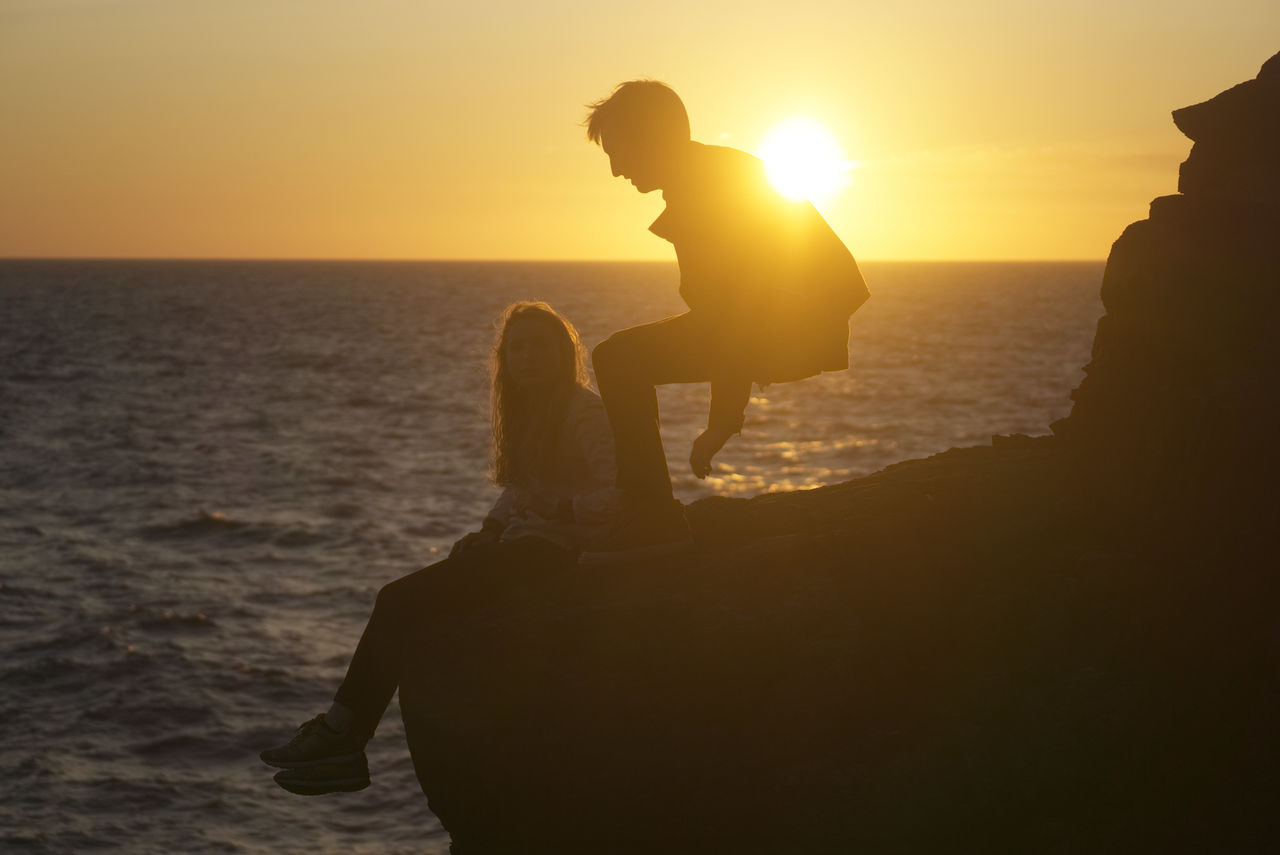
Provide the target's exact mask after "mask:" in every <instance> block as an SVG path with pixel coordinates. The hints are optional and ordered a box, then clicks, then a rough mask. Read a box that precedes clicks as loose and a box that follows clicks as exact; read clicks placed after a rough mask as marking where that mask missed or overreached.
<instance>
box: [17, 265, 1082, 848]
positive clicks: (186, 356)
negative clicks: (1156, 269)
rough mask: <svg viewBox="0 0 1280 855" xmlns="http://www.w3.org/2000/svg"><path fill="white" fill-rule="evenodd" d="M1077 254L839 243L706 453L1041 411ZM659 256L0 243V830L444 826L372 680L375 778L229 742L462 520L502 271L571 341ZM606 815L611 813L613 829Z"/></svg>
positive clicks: (331, 839)
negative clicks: (796, 339) (338, 782)
mask: <svg viewBox="0 0 1280 855" xmlns="http://www.w3.org/2000/svg"><path fill="white" fill-rule="evenodd" d="M1102 269H1103V265H1102V263H1101V262H1080V263H913V262H881V263H866V264H864V265H863V270H864V273H865V275H866V278H867V281H868V284H869V286H870V289H871V295H872V296H871V299H870V301H868V302H867V303H866V304H865V305H864V306H863V307H862V308H861V309H859V310H858V312H857V313H856V314H855V315H854V317H853V321H852V324H851V330H852V332H851V336H850V343H849V348H850V357H851V367H850V368H849V370H847V371H841V372H835V373H828V374H824V375H822V376H819V377H815V378H811V379H808V380H803V381H799V382H795V383H784V384H777V385H772V386H768V387H766V388H764V389H756V390H754V391H753V395H752V399H751V403H750V405H749V407H748V410H747V419H746V424H745V426H744V428H743V431H742V433H741V435H740V436H738V437H735V438H734V439H733V440H731V441H730V443H729V444H728V445H727V446H726V447H725V449H724V451H723V452H721V454H720V455H719V457H718V458H717V470H716V472H715V473H714V474H713V475H712V476H711V477H709V478H707V479H706V480H705V481H699V480H697V479H695V478H694V477H693V476H692V474H691V473H690V472H689V470H688V464H687V462H686V461H687V457H688V449H689V445H690V443H691V442H692V440H693V438H694V437H695V436H696V435H697V433H698V431H699V430H700V429H701V428H702V427H703V426H704V425H705V420H706V415H707V402H708V395H709V389H708V387H707V385H706V384H691V385H684V386H672V387H664V388H662V389H661V390H660V392H659V405H660V409H661V413H662V434H663V440H664V443H665V445H666V448H667V452H668V459H669V462H670V467H671V471H672V476H673V479H674V483H675V489H676V492H677V495H678V496H679V497H680V498H681V499H683V500H684V501H696V500H698V499H700V498H702V497H706V496H711V495H728V496H735V497H750V496H755V495H759V494H761V493H766V492H771V491H778V490H807V489H812V488H815V487H820V486H822V485H825V484H832V483H838V482H841V481H845V480H848V479H851V478H857V477H859V476H863V475H867V474H870V473H872V472H875V471H877V470H879V469H882V468H884V467H885V466H888V465H890V464H893V463H895V462H898V461H901V460H905V459H909V458H918V457H926V456H928V455H931V454H935V453H937V452H940V451H944V450H946V449H948V448H952V447H955V446H967V445H975V444H983V443H987V442H989V441H990V439H991V437H992V435H995V434H1011V433H1025V434H1030V435H1037V434H1044V433H1047V432H1048V430H1049V429H1048V425H1049V424H1050V422H1052V421H1054V420H1056V419H1058V418H1061V417H1063V416H1065V415H1066V414H1067V413H1068V412H1069V411H1070V400H1069V398H1068V394H1069V392H1070V390H1071V389H1072V388H1073V387H1075V386H1076V385H1077V384H1078V383H1079V381H1080V380H1081V378H1082V376H1083V375H1082V371H1081V369H1082V366H1084V364H1085V363H1086V362H1088V359H1089V351H1090V345H1091V342H1092V339H1093V333H1094V327H1095V324H1096V322H1097V319H1098V317H1099V316H1100V314H1101V313H1102V307H1101V304H1100V302H1099V297H1098V293H1099V286H1100V284H1101V279H1102ZM677 284H678V272H677V269H676V267H675V265H674V264H667V263H487V262H486V263H480V262H476V263H472V262H295V261H275V262H267V261H251V262H250V261H245V262H238V261H79V260H77V261H23V260H5V261H0V653H2V656H0V851H3V852H6V853H11V852H12V853H28V852H29V853H46V852H47V853H87V852H99V851H106V852H129V853H135V852H136V853H281V852H285V853H287V852H308V853H329V852H332V853H339V852H341V853H418V854H419V855H421V853H445V852H447V850H448V843H449V838H448V833H447V832H446V831H445V830H444V829H443V828H442V827H441V825H440V823H439V822H438V821H437V820H436V818H435V817H434V816H433V815H432V814H431V812H430V811H429V810H428V807H427V802H426V799H425V798H424V796H423V794H422V792H421V791H420V789H419V787H418V784H417V781H416V779H415V777H414V774H413V768H412V764H411V762H410V759H409V754H408V750H407V748H406V746H405V742H404V735H403V727H402V725H401V722H400V716H399V710H398V707H397V706H396V705H395V704H394V703H393V704H392V707H391V709H390V710H389V711H388V714H387V716H386V718H385V719H384V720H383V723H382V726H381V728H380V729H379V731H378V734H377V736H376V737H375V738H374V740H373V741H372V742H371V743H370V746H369V760H370V765H371V768H372V774H373V784H372V786H371V787H369V788H368V789H366V790H364V791H362V792H359V793H352V794H342V795H330V796H323V797H312V798H306V797H299V796H294V795H290V794H289V793H286V792H284V791H283V790H281V789H279V788H277V787H276V786H275V784H274V783H273V782H272V780H271V773H272V770H270V769H268V768H267V767H266V766H264V765H262V763H261V762H260V761H259V760H258V758H257V752H258V751H259V750H261V749H262V748H264V747H269V746H272V745H276V744H279V743H280V742H283V741H284V740H286V739H287V738H288V737H289V736H290V735H291V734H292V732H293V730H294V728H295V727H296V726H297V725H299V724H300V723H301V722H303V721H305V720H306V719H308V718H310V717H312V716H314V715H315V714H316V713H318V712H321V711H323V710H324V709H325V708H327V706H328V703H329V701H330V699H331V697H332V693H333V691H334V689H335V688H336V687H337V685H338V682H339V681H340V679H341V675H342V673H343V672H344V670H345V668H346V665H347V662H348V658H349V656H350V654H351V651H352V650H353V648H354V646H355V643H356V641H357V639H358V638H359V636H360V632H361V630H362V628H363V626H364V622H365V620H366V619H367V617H368V614H369V610H370V608H371V607H372V604H373V600H374V597H375V596H376V594H377V591H378V588H379V587H380V586H381V585H383V584H385V583H386V582H388V581H390V580H392V579H395V578H396V577H398V576H401V575H403V574H405V573H408V572H410V571H413V570H416V569H418V568H420V567H423V566H425V565H427V564H430V563H432V562H434V561H436V560H438V559H440V558H441V557H443V556H444V555H445V554H447V552H448V550H449V546H450V544H451V543H452V542H453V541H454V540H456V539H457V538H458V537H460V536H461V535H462V534H464V533H465V532H467V531H470V530H473V529H474V528H476V527H477V525H478V523H479V521H480V519H481V518H482V517H483V515H484V513H485V511H486V510H487V509H488V507H489V506H490V504H491V503H492V502H493V500H494V498H495V496H496V494H497V491H496V489H495V488H494V487H493V486H492V485H491V484H490V483H489V481H488V480H487V466H488V454H489V449H488V431H489V427H488V414H487V382H488V359H489V355H490V350H491V348H492V343H493V339H494V333H495V321H496V319H497V318H498V316H499V314H500V313H501V311H502V309H503V307H504V306H506V305H507V304H508V303H511V302H513V301H516V300H527V299H540V300H545V301H547V302H549V303H550V304H551V305H552V306H554V307H555V308H556V309H558V310H559V311H560V312H561V313H563V314H564V315H565V316H567V317H568V318H570V319H571V320H572V321H573V323H574V324H575V325H576V326H577V328H578V330H579V332H580V333H581V336H582V339H583V341H584V343H586V345H587V346H588V347H590V346H592V345H594V344H595V343H597V342H599V341H601V340H603V339H604V338H606V337H607V336H608V335H609V334H610V333H612V332H614V331H616V330H619V329H622V328H625V327H628V326H632V325H635V324H639V323H645V322H648V321H654V320H659V319H661V318H663V317H667V316H669V315H672V314H676V313H678V312H680V311H681V310H682V308H683V306H682V304H681V302H680V300H679V297H678V295H677V292H676V288H677ZM620 834H625V830H620Z"/></svg>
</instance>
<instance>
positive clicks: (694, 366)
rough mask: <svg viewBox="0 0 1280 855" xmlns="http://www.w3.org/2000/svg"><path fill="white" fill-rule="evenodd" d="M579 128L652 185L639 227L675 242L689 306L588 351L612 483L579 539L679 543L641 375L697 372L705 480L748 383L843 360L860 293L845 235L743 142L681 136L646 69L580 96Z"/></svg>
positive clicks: (622, 545) (667, 100) (601, 549)
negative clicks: (768, 172) (611, 504)
mask: <svg viewBox="0 0 1280 855" xmlns="http://www.w3.org/2000/svg"><path fill="white" fill-rule="evenodd" d="M588 109H589V110H590V112H589V113H588V115H587V120H586V122H585V124H586V127H587V138H588V139H589V140H590V141H592V142H594V143H597V144H598V145H600V147H601V148H602V149H603V150H604V153H605V154H606V155H608V157H609V166H610V168H611V169H612V171H613V175H614V176H615V177H622V178H626V179H628V180H630V182H631V183H632V184H633V185H635V188H636V190H638V191H639V192H641V193H649V192H652V191H654V190H661V191H662V197H663V199H664V200H665V201H666V203H667V207H666V209H665V210H664V211H663V212H662V215H661V216H659V217H658V219H657V220H655V221H654V222H653V224H652V225H650V226H649V230H650V231H652V232H653V233H654V234H656V235H657V236H658V237H661V238H663V239H665V240H667V241H670V242H671V243H672V245H673V246H674V247H675V252H676V260H677V262H678V263H679V266H680V296H681V298H683V300H684V302H685V304H686V305H687V306H688V307H689V311H687V312H685V313H684V314H681V315H677V316H675V317H671V318H667V319H666V320H662V321H658V322H657V323H650V324H643V325H641V326H636V327H631V328H630V329H625V330H622V331H621V332H617V333H614V334H613V335H612V336H610V337H609V338H608V339H607V340H605V341H604V342H602V343H601V344H600V345H598V346H597V347H596V348H595V350H594V351H593V352H592V354H591V359H592V365H593V367H594V368H595V374H596V382H597V384H598V385H599V387H600V397H601V398H602V399H603V401H604V405H605V408H606V410H607V412H608V415H609V422H610V424H611V426H612V428H613V434H614V444H615V450H616V452H617V460H618V481H617V486H618V488H619V489H620V491H621V494H622V502H621V510H620V512H619V515H618V518H617V521H616V524H615V526H614V527H613V533H612V535H611V536H610V537H608V538H607V539H606V542H604V543H600V544H597V545H596V546H595V547H593V548H591V549H590V550H589V551H590V552H592V553H595V556H596V558H597V560H599V559H601V558H604V557H605V556H608V555H616V554H621V553H627V554H629V555H634V554H635V553H637V552H653V553H658V552H664V551H674V550H676V549H679V548H682V547H685V546H687V545H688V544H689V542H690V538H689V529H688V525H687V523H686V522H685V520H684V513H683V508H682V507H681V505H680V503H679V502H677V501H676V500H675V499H674V498H673V495H672V490H671V478H670V474H669V473H668V471H667V462H666V456H665V454H664V453H663V449H662V439H661V436H660V435H659V432H658V404H657V395H656V391H655V387H657V386H659V385H663V384H666V383H696V382H705V381H710V383H711V407H710V413H709V416H708V418H707V428H706V430H704V431H703V432H702V433H701V434H700V435H699V436H698V438H697V439H695V440H694V442H693V449H692V451H691V452H690V454H689V465H690V467H691V468H692V469H693V474H694V475H695V476H697V477H698V478H705V477H706V476H707V475H708V474H709V473H710V472H711V461H712V458H713V457H715V455H716V453H717V452H718V451H720V449H721V448H723V447H724V444H725V443H726V442H727V441H728V439H729V437H731V436H733V435H734V434H736V433H738V432H739V431H740V430H741V429H742V421H743V413H744V411H745V409H746V406H747V402H748V400H749V398H750V394H751V384H752V383H753V382H755V383H759V384H761V385H765V384H768V383H777V382H783V381H789V380H799V379H801V378H804V377H812V376H814V375H816V374H818V373H820V372H822V371H837V370H841V369H844V368H848V366H849V354H848V339H849V316H850V315H851V314H853V312H854V310H855V309H857V308H858V307H859V306H860V305H862V303H863V302H865V301H866V299H867V297H868V296H869V294H868V291H867V287H866V284H865V282H864V281H863V278H862V275H861V273H860V272H859V271H858V265H857V263H856V262H855V261H854V259H853V256H852V255H851V254H850V253H849V250H848V249H846V248H845V245H844V244H843V243H842V242H841V241H840V239H839V238H838V237H837V236H836V234H835V233H834V232H833V231H832V230H831V227H830V226H828V225H827V223H826V221H825V220H823V219H822V216H821V215H820V214H819V213H818V212H817V210H816V209H815V208H814V207H813V205H812V204H810V203H809V202H807V201H802V202H790V201H788V200H787V199H786V198H785V197H783V196H782V195H781V194H780V193H778V192H777V191H776V190H775V189H774V188H773V187H772V186H770V184H769V182H768V180H767V178H766V177H765V172H764V164H763V163H761V161H760V160H759V159H757V158H755V157H753V156H752V155H750V154H747V153H746V152H742V151H738V150H737V149H732V148H726V147H723V146H709V145H703V144H701V143H698V142H694V141H693V140H692V139H691V138H690V132H689V117H688V114H687V112H686V111H685V107H684V104H683V103H682V102H681V100H680V98H679V96H678V95H676V93H675V92H674V91H673V90H672V89H671V88H670V87H668V86H667V85H665V84H663V83H659V82H657V81H654V80H631V81H628V82H626V83H622V84H619V85H618V86H617V87H616V88H615V89H614V90H613V92H612V94H610V95H609V97H607V98H605V99H603V100H601V101H598V102H596V103H595V104H592V105H590V106H589V108H588Z"/></svg>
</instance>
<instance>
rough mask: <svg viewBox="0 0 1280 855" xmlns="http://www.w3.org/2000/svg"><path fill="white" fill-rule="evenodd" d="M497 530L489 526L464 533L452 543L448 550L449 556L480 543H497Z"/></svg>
mask: <svg viewBox="0 0 1280 855" xmlns="http://www.w3.org/2000/svg"><path fill="white" fill-rule="evenodd" d="M497 542H498V532H497V531H495V530H494V529H491V528H482V529H480V531H473V532H471V533H470V534H464V535H463V536H462V538H461V539H460V540H459V541H458V542H457V543H455V544H454V545H453V549H450V550H449V557H450V558H452V557H453V556H455V555H458V554H459V553H462V552H466V551H467V550H468V549H470V548H471V547H473V546H476V545H478V544H481V543H497Z"/></svg>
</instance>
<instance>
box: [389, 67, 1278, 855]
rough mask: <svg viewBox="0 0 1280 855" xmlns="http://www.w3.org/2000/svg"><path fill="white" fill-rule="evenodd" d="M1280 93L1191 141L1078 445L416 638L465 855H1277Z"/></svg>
mask: <svg viewBox="0 0 1280 855" xmlns="http://www.w3.org/2000/svg"><path fill="white" fill-rule="evenodd" d="M1278 76H1280V56H1278V57H1275V58H1272V59H1271V60H1270V61H1269V62H1268V63H1267V64H1266V65H1265V66H1264V67H1263V72H1262V73H1261V74H1260V75H1259V77H1258V79H1257V80H1254V81H1250V82H1249V83H1246V84H1242V85H1241V86H1239V87H1236V88H1235V89H1232V90H1230V91H1228V92H1226V93H1223V94H1222V95H1220V96H1218V97H1217V98H1215V99H1213V100H1211V101H1208V102H1206V103H1205V104H1200V105H1197V106H1195V107H1189V108H1186V109H1185V110H1180V111H1178V112H1177V113H1175V121H1176V122H1177V123H1178V126H1179V127H1180V128H1182V129H1183V130H1184V131H1185V132H1186V133H1187V134H1188V135H1189V136H1191V137H1192V138H1193V139H1194V140H1195V147H1194V148H1193V149H1192V154H1191V157H1190V159H1189V160H1188V162H1187V164H1186V165H1185V166H1184V168H1183V173H1182V181H1181V182H1180V190H1181V191H1182V192H1181V194H1180V195H1177V196H1171V197H1165V198H1162V199H1157V200H1156V201H1155V202H1154V203H1153V205H1152V212H1151V217H1150V219H1148V220H1145V221H1143V222H1140V223H1135V224H1134V225H1132V226H1130V227H1129V228H1128V229H1127V230H1126V231H1125V233H1124V234H1123V235H1122V236H1121V237H1120V239H1119V240H1117V241H1116V244H1115V246H1114V248H1113V250H1112V255H1111V258H1110V260H1109V262H1108V265H1107V270H1106V274H1105V278H1104V283H1103V299H1104V303H1105V305H1106V310H1107V314H1106V316H1105V317H1104V318H1102V320H1101V321H1100V322H1099V325H1098V334H1097V338H1096V341H1095V346H1094V352H1093V357H1092V361H1091V362H1090V364H1089V366H1088V376H1087V378H1086V380H1085V382H1084V383H1083V384H1082V385H1081V386H1080V388H1079V389H1078V390H1076V392H1075V393H1074V395H1073V397H1074V398H1075V401H1076V403H1075V406H1074V409H1073V411H1072V413H1071V415H1070V416H1069V417H1068V418H1067V419H1064V420H1063V421H1062V422H1059V423H1058V424H1056V425H1055V426H1054V436H1048V437H1041V438H1035V439H1028V438H1026V437H997V438H995V440H994V441H993V444H992V445H991V446H984V447H976V448H967V449H954V450H952V451H949V452H946V453H944V454H940V455H936V456H935V457H931V458H929V459H927V460H915V461H908V462H906V463H902V464H899V465H897V466H893V467H890V468H888V469H886V470H884V471H883V472H880V473H878V474H876V475H873V476H870V477H868V478H863V479H859V480H857V481H853V482H849V483H846V484H841V485H838V486H833V487H828V488H825V489H821V490H814V491H810V492H802V493H791V494H780V495H769V496H762V497H759V498H756V499H752V500H749V501H745V500H730V499H709V500H705V501H702V502H698V503H697V504H695V505H693V506H692V507H691V508H690V518H691V523H692V525H693V526H694V529H695V533H696V534H697V536H698V539H699V541H700V545H701V550H700V552H699V553H698V554H697V555H694V556H690V557H688V558H685V559H681V560H677V561H670V562H663V563H661V564H657V565H631V566H623V567H618V568H615V569H612V570H609V571H600V570H595V571H587V570H579V571H577V572H576V573H575V574H574V575H573V576H572V577H571V578H565V579H563V580H560V581H559V582H557V583H556V584H555V585H552V586H546V587H543V588H540V589H537V590H528V589H525V590H521V591H519V592H515V591H512V592H494V594H493V597H492V598H491V599H490V600H489V601H488V603H487V604H486V605H485V606H484V609H483V611H481V612H479V613H471V614H468V615H467V616H465V617H459V619H458V620H457V621H455V622H453V623H452V624H450V625H447V626H432V627H425V628H423V630H422V638H421V639H420V640H419V642H418V643H417V644H416V647H415V649H416V650H417V653H418V659H419V660H420V663H421V667H420V669H419V670H418V671H417V678H416V679H407V680H405V682H404V684H403V685H402V687H401V707H402V710H403V713H404V718H405V726H406V731H407V733H408V736H409V742H410V747H411V750H412V752H413V757H414V763H415V766H416V768H417V770H418V777H419V780H420V781H421V783H422V787H423V790H424V792H426V794H427V796H428V798H429V800H430V805H431V808H432V810H434V811H435V812H436V814H437V815H438V816H439V817H440V819H441V820H442V821H443V822H444V823H445V826H446V827H447V828H448V829H449V831H450V833H451V834H452V836H453V843H454V852H456V853H459V855H469V854H470V853H504V855H505V854H506V853H521V852H554V853H566V852H568V853H576V852H583V853H586V852H590V853H605V852H608V853H614V852H637V853H638V852H645V853H655V852H662V853H669V852H690V853H694V852H696V853H721V852H724V853H750V852H759V853H826V852H831V853H844V852H851V851H857V850H861V851H868V852H954V851H1010V852H1064V853H1066V852H1132V851H1147V852H1151V851H1215V852H1255V851H1269V850H1273V849H1277V848H1280V823H1277V821H1276V819H1275V818H1274V817H1275V815H1276V810H1275V808H1276V805H1277V804H1278V803H1280V801H1278V799H1280V791H1278V790H1280V785H1278V784H1277V775H1276V772H1275V768H1276V762H1277V758H1280V750H1278V749H1280V740H1278V738H1277V733H1278V732H1280V691H1278V689H1280V682H1278V680H1280V670H1278V669H1277V665H1278V664H1280V631H1278V624H1277V608H1276V606H1277V602H1278V601H1277V597H1276V594H1277V584H1276V577H1277V574H1276V569H1277V564H1278V562H1277V560H1276V558H1277V549H1276V547H1275V534H1274V533H1273V531H1272V527H1273V526H1274V524H1275V522H1276V521H1277V519H1280V514H1278V513H1277V512H1278V511H1280V503H1278V502H1277V499H1276V498H1275V497H1276V495H1277V485H1276V481H1277V476H1280V467H1278V466H1277V454H1276V451H1275V446H1276V439H1277V436H1276V430H1275V429H1276V427H1277V410H1278V408H1277V400H1276V399H1277V394H1278V390H1280V383H1277V379H1278V378H1277V369H1278V367H1280V360H1277V353H1276V349H1277V344H1276V342H1277V339H1278V338H1280V337H1278V336H1277V335H1276V334H1275V333H1273V331H1272V329H1271V327H1272V326H1273V325H1274V324H1276V323H1277V318H1278V317H1280V316H1278V315H1277V312H1276V311H1275V310H1276V302H1277V291H1278V289H1280V240H1277V238H1278V237H1280V234H1277V232H1278V231H1280V213H1278V211H1280V208H1278V207H1277V201H1278V200H1280V192H1277V191H1280V183H1277V179H1276V176H1277V175H1278V174H1280V146H1277V144H1276V140H1277V136H1276V133H1277V131H1276V129H1277V117H1280V100H1277V92H1278V91H1280V81H1277V79H1276V78H1277V77H1278Z"/></svg>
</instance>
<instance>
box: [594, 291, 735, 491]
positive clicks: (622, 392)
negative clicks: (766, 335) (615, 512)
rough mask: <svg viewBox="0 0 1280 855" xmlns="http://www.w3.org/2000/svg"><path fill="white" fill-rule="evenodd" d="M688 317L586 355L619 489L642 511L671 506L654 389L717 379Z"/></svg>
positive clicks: (712, 358) (634, 331) (704, 335)
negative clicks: (602, 411)
mask: <svg viewBox="0 0 1280 855" xmlns="http://www.w3.org/2000/svg"><path fill="white" fill-rule="evenodd" d="M708 333H709V331H708V329H707V328H706V326H705V325H704V324H702V323H701V321H700V319H697V318H695V317H694V316H693V315H692V313H685V314H683V315H677V316H676V317H673V318H667V319H666V320H664V321H658V322H657V323H653V324H644V325H643V326H638V327H631V328H630V329H625V330H622V331H621V332H618V333H614V334H613V335H612V336H610V337H609V338H608V339H606V340H605V341H603V342H601V343H600V344H599V345H598V346H597V347H596V348H595V350H593V351H592V353H591V362H592V366H593V367H594V368H595V374H596V383H597V384H598V385H599V387H600V398H601V400H603V401H604V406H605V410H606V411H607V412H608V413H609V423H610V425H611V426H612V427H613V440H614V450H615V452H616V454H617V457H618V487H619V488H620V489H621V490H622V491H623V492H624V493H625V494H626V496H627V497H628V500H629V501H631V502H633V503H636V504H638V505H641V506H660V505H662V504H664V503H670V502H671V501H672V493H671V475H670V473H669V472H668V471H667V458H666V455H665V454H664V453H663V450H662V436H661V434H660V433H659V431H658V397H657V392H656V387H657V386H662V385H665V384H667V383H698V382H703V381H708V380H711V379H712V378H713V377H714V376H715V374H716V366H717V347H716V345H715V343H714V339H713V337H712V336H711V335H709V334H708Z"/></svg>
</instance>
